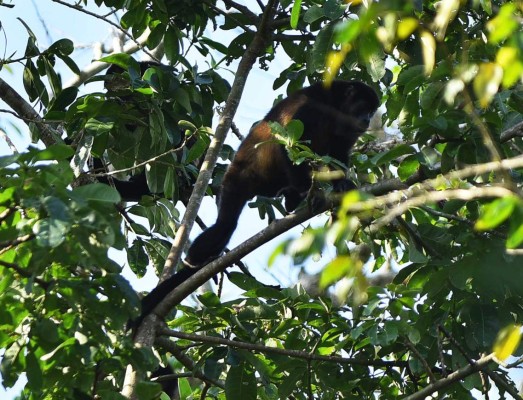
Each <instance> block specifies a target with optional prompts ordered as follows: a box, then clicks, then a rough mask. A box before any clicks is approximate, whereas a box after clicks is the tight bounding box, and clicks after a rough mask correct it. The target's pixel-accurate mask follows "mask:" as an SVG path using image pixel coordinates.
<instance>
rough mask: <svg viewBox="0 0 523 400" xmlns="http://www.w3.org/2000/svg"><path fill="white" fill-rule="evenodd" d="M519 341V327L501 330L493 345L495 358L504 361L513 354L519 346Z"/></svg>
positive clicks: (512, 326) (514, 326)
mask: <svg viewBox="0 0 523 400" xmlns="http://www.w3.org/2000/svg"><path fill="white" fill-rule="evenodd" d="M520 340H521V326H519V325H510V326H507V327H506V328H504V329H502V330H501V331H500V332H499V334H498V337H497V338H496V342H495V343H494V349H493V351H494V353H495V354H496V358H498V359H500V360H501V361H505V360H506V359H507V358H509V356H511V355H512V354H513V353H514V351H515V350H516V348H517V347H518V346H519V342H520Z"/></svg>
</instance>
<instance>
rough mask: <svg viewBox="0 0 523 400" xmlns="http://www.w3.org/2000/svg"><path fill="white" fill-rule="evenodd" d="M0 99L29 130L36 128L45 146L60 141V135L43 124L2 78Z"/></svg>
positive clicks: (36, 114)
mask: <svg viewBox="0 0 523 400" xmlns="http://www.w3.org/2000/svg"><path fill="white" fill-rule="evenodd" d="M0 98H1V99H2V100H3V101H5V102H6V103H7V105H8V106H9V107H11V109H13V110H14V111H15V112H16V113H17V114H18V115H19V116H20V118H22V120H24V121H25V122H26V123H27V125H28V126H29V128H31V125H32V124H34V125H35V126H36V128H37V129H38V131H39V133H40V135H39V136H40V139H41V140H42V142H44V144H45V145H46V146H51V145H53V144H55V143H56V142H57V141H59V140H60V136H61V135H60V133H59V132H58V131H56V130H54V129H52V128H51V127H50V126H49V125H48V124H47V123H45V122H44V120H43V119H42V118H41V117H40V115H38V113H37V112H36V111H35V110H34V108H33V107H32V106H31V105H30V104H29V103H28V102H27V101H25V100H24V98H23V97H22V96H20V95H19V94H18V92H16V90H14V89H13V88H12V87H11V86H9V84H8V83H7V82H6V81H4V80H3V79H2V78H0ZM27 121H31V122H27Z"/></svg>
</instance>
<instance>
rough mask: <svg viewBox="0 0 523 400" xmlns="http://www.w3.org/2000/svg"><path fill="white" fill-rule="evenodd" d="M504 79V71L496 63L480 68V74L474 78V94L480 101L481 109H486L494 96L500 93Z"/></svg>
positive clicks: (482, 65) (484, 64)
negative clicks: (500, 86)
mask: <svg viewBox="0 0 523 400" xmlns="http://www.w3.org/2000/svg"><path fill="white" fill-rule="evenodd" d="M502 79H503V70H502V69H501V67H500V66H499V65H497V64H495V63H483V64H480V66H479V71H478V74H477V75H476V78H474V83H473V88H474V93H475V94H476V96H477V98H478V99H479V104H480V105H481V107H483V108H486V107H487V106H488V105H489V104H490V102H491V101H492V99H493V98H494V95H495V94H496V93H497V92H498V89H499V85H500V83H501V80H502Z"/></svg>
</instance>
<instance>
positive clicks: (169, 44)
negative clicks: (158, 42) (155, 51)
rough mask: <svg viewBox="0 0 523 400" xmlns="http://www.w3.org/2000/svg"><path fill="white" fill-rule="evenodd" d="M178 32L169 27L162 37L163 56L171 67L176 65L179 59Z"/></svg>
mask: <svg viewBox="0 0 523 400" xmlns="http://www.w3.org/2000/svg"><path fill="white" fill-rule="evenodd" d="M178 35H179V31H178V29H176V28H174V27H173V26H169V28H167V31H166V32H165V36H164V48H165V55H166V56H167V59H168V60H169V62H170V63H171V65H174V64H176V62H177V61H178V59H179V58H180V40H179V37H178Z"/></svg>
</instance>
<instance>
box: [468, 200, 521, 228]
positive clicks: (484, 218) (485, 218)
mask: <svg viewBox="0 0 523 400" xmlns="http://www.w3.org/2000/svg"><path fill="white" fill-rule="evenodd" d="M518 201H519V200H518V198H517V197H515V196H510V197H503V198H500V199H496V200H494V201H493V202H491V203H489V204H487V205H485V206H484V207H483V213H482V215H481V217H480V218H479V219H478V220H477V221H476V224H475V226H474V227H475V229H477V230H479V231H486V230H489V229H493V228H495V227H496V226H498V225H499V224H501V223H502V222H504V221H505V220H506V219H507V218H508V217H509V216H510V215H511V214H512V211H514V207H515V206H516V205H517V204H518Z"/></svg>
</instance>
